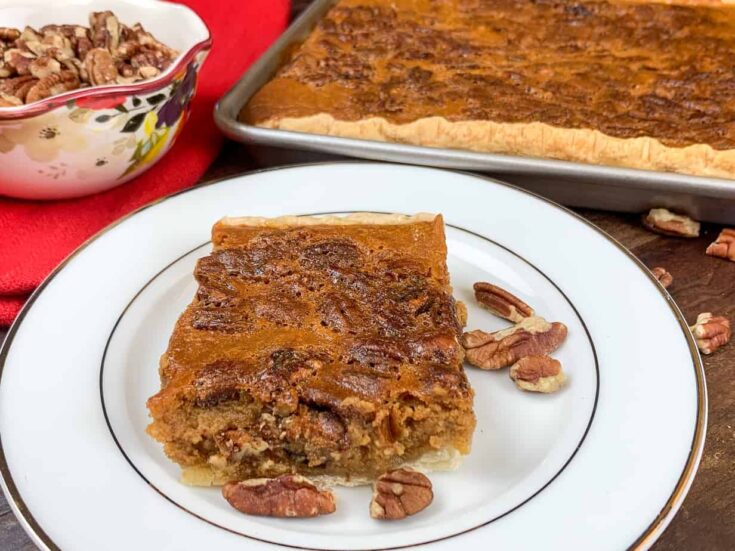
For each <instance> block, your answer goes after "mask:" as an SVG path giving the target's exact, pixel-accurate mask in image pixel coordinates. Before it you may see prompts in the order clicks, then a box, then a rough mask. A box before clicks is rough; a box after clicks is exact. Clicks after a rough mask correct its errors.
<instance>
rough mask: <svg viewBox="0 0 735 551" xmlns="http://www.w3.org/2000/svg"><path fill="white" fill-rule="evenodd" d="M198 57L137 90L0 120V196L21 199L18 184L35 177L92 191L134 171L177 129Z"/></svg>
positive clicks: (192, 85) (193, 85)
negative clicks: (157, 84) (154, 85)
mask: <svg viewBox="0 0 735 551" xmlns="http://www.w3.org/2000/svg"><path fill="white" fill-rule="evenodd" d="M202 61H203V56H202V57H199V58H198V59H195V60H194V61H192V62H191V63H189V65H188V66H187V67H186V68H185V69H184V70H182V71H181V72H180V73H178V74H176V75H175V76H174V78H173V80H172V81H169V82H168V83H167V84H166V85H164V86H163V87H162V88H159V89H157V90H153V91H151V92H147V93H146V94H143V95H115V96H111V97H86V98H85V97H81V98H78V99H76V100H70V101H68V102H66V103H65V104H62V105H60V106H59V107H57V108H56V109H53V110H51V111H48V112H46V113H43V114H40V115H36V116H33V117H29V118H26V119H20V120H5V121H3V120H0V165H2V166H3V170H2V174H0V194H8V195H16V196H21V197H22V196H24V194H23V193H22V191H21V192H18V190H22V187H23V182H24V181H25V182H26V183H28V182H29V180H30V181H32V182H38V181H39V179H47V180H53V181H54V182H56V184H55V185H62V183H63V182H64V181H66V182H69V184H73V183H74V182H75V181H76V182H79V181H83V182H84V183H85V188H86V189H89V188H92V190H93V191H97V190H99V189H105V188H107V187H112V185H116V184H118V183H121V182H123V181H126V180H129V179H130V178H132V177H134V176H136V175H137V174H140V173H141V172H142V171H144V170H145V169H146V168H148V167H149V166H151V165H152V164H153V163H155V162H156V161H157V160H158V159H159V158H160V157H161V156H162V155H163V154H164V153H165V152H166V151H168V149H169V148H170V147H171V145H172V144H173V142H174V140H175V139H176V137H177V136H178V134H179V133H180V132H181V129H182V128H183V126H184V123H185V122H186V119H187V118H188V114H189V109H190V105H191V99H192V97H193V96H194V91H195V88H196V83H197V76H198V68H199V65H200V64H201V62H202ZM96 182H99V186H97V187H98V189H94V188H95V183H96ZM52 195H53V193H52ZM64 195H69V194H68V193H67V194H65V193H59V194H58V196H64Z"/></svg>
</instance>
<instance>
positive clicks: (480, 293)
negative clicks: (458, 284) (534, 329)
mask: <svg viewBox="0 0 735 551" xmlns="http://www.w3.org/2000/svg"><path fill="white" fill-rule="evenodd" d="M473 288H474V290H475V299H476V300H477V302H478V303H479V304H480V306H482V307H483V308H485V309H486V310H490V311H491V312H492V313H493V314H495V315H496V316H500V317H501V318H505V319H507V320H509V321H512V322H515V323H518V322H520V321H521V320H523V319H524V318H530V317H531V316H533V315H534V311H533V308H531V307H530V306H529V305H528V304H526V303H525V302H523V301H522V300H521V299H519V298H518V297H517V296H515V295H514V294H512V293H510V292H509V291H506V290H505V289H503V288H501V287H498V286H497V285H493V284H492V283H486V282H484V281H478V282H477V283H475V284H474V285H473Z"/></svg>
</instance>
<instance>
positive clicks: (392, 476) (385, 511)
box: [370, 469, 434, 520]
mask: <svg viewBox="0 0 735 551" xmlns="http://www.w3.org/2000/svg"><path fill="white" fill-rule="evenodd" d="M433 499H434V492H433V491H432V489H431V481H430V480H429V479H428V478H427V477H426V476H425V475H423V474H421V473H420V472H418V471H414V470H412V469H397V470H395V471H388V472H387V473H385V474H383V475H381V476H379V477H378V479H377V480H376V481H375V485H374V486H373V499H372V501H371V502H370V516H371V517H373V518H374V519H379V520H399V519H402V518H406V517H408V516H411V515H415V514H416V513H418V512H419V511H423V510H424V509H426V508H427V507H428V506H429V505H430V504H431V502H432V501H433Z"/></svg>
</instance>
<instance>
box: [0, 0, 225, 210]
mask: <svg viewBox="0 0 735 551" xmlns="http://www.w3.org/2000/svg"><path fill="white" fill-rule="evenodd" d="M13 3H15V4H18V5H20V4H22V2H21V1H20V0H13ZM31 4H32V5H28V6H25V7H24V9H23V10H22V13H21V14H20V16H21V17H23V18H26V19H25V21H24V20H23V19H20V21H19V22H18V23H19V24H18V28H10V27H2V28H0V166H2V177H0V195H4V196H10V197H16V198H22V199H64V198H69V197H78V196H81V195H87V194H92V193H97V192H100V191H104V190H106V189H109V188H112V187H114V186H117V185H119V184H122V183H124V182H126V181H128V180H130V179H131V178H134V177H136V176H138V175H139V174H141V173H142V172H144V171H145V170H147V169H148V168H150V167H151V166H153V165H155V164H156V162H157V161H158V160H159V159H161V158H162V157H163V156H164V155H165V154H166V152H167V151H168V150H169V149H170V148H171V146H172V145H173V143H174V141H175V140H176V139H177V137H178V136H179V135H180V134H181V132H180V131H181V127H182V126H183V125H184V124H185V123H186V121H187V119H188V116H187V115H188V113H189V107H190V105H191V101H192V99H193V97H194V94H195V92H196V88H197V80H198V78H199V73H200V68H201V66H202V64H203V62H204V60H205V58H206V56H207V53H208V52H209V50H210V47H211V37H210V33H209V30H208V29H207V27H206V25H205V24H204V22H203V21H202V20H201V18H199V16H198V15H196V13H195V12H193V11H192V10H191V9H190V8H187V7H186V6H182V5H178V4H174V3H169V2H154V3H142V4H141V3H140V2H139V1H137V0H115V1H114V2H113V5H114V6H115V9H117V10H118V11H120V12H122V11H123V10H125V13H135V14H136V16H137V17H139V18H140V20H142V21H143V23H144V24H145V25H147V26H149V27H150V29H148V28H146V27H143V26H142V25H141V24H134V25H130V26H129V25H126V24H125V22H122V21H120V20H118V18H117V17H116V16H115V14H114V13H112V12H110V11H99V12H93V13H92V14H91V15H90V14H89V6H88V3H84V2H82V3H71V4H69V3H65V2H62V3H58V2H57V3H53V2H51V3H48V2H47V3H41V2H32V3H31ZM57 4H58V5H57ZM5 9H6V8H2V7H0V12H4V11H3V10H5ZM26 21H27V22H34V26H28V25H24V23H25V22H26ZM37 21H48V22H49V23H50V24H47V25H43V26H40V25H35V22H37ZM58 23H61V24H58ZM172 30H174V31H173V32H172ZM151 31H153V32H151ZM158 36H164V37H165V38H166V39H167V40H168V41H170V42H171V44H164V43H162V42H161V41H160V40H159V39H158ZM172 46H174V47H175V48H176V49H175V50H174V49H173V48H172Z"/></svg>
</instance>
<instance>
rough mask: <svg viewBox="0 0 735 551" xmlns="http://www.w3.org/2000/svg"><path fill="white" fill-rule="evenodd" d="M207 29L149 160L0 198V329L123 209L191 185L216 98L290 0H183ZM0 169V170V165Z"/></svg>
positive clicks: (281, 24)
mask: <svg viewBox="0 0 735 551" xmlns="http://www.w3.org/2000/svg"><path fill="white" fill-rule="evenodd" d="M181 3H183V4H186V5H187V6H189V7H190V8H192V9H193V10H195V11H196V12H197V13H198V14H199V15H200V16H201V17H202V19H204V21H205V22H206V23H207V26H208V27H209V29H210V30H211V32H212V38H213V47H212V51H211V53H210V54H209V57H208V59H207V61H206V62H205V64H204V66H203V68H202V72H201V76H200V80H199V88H198V91H197V94H196V97H195V98H194V100H193V104H192V112H191V116H190V118H189V121H188V122H187V123H186V126H185V128H184V130H183V132H182V134H181V135H180V136H179V138H178V140H177V142H176V144H175V145H174V146H173V148H172V149H171V151H169V152H168V154H167V155H165V156H164V158H163V159H161V160H160V161H159V162H158V164H156V166H154V167H153V168H151V169H150V170H148V171H147V172H146V173H144V174H142V175H141V176H139V177H138V178H136V179H134V180H133V181H131V182H128V183H126V184H123V185H122V186H118V187H116V188H114V189H111V190H109V191H106V192H103V193H99V194H96V195H92V196H89V197H82V198H80V199H70V200H65V201H54V202H41V201H38V202H36V201H20V200H13V199H6V198H0V327H2V326H7V325H9V324H10V323H11V322H12V320H13V318H15V316H16V315H17V313H18V311H19V310H20V308H21V306H22V305H23V303H24V301H25V299H26V298H27V297H28V295H29V294H30V293H31V291H33V289H35V288H36V286H38V284H39V283H40V282H41V281H42V280H43V278H44V277H46V275H48V273H49V272H50V271H51V270H53V268H54V267H55V266H57V265H58V264H59V263H60V262H61V261H62V260H63V259H64V258H65V257H66V256H67V255H68V254H69V253H71V252H72V251H73V250H74V249H75V248H76V247H78V246H79V245H80V244H81V243H83V242H84V241H85V240H86V239H88V238H89V237H90V236H92V235H93V234H94V233H96V232H97V231H99V230H100V229H102V228H103V227H104V226H107V225H108V224H110V223H111V222H113V221H114V220H116V219H117V218H120V217H121V216H123V215H124V214H126V213H128V212H130V211H132V210H134V209H136V208H138V207H140V206H141V205H144V204H146V203H150V202H151V201H153V200H154V199H156V198H158V197H161V196H164V195H168V194H170V193H172V192H174V191H177V190H179V189H183V188H186V187H189V186H191V185H192V184H194V183H195V182H196V181H197V180H199V178H200V177H201V176H202V174H203V173H204V171H205V170H206V169H207V167H208V166H209V165H210V163H211V162H212V161H213V160H214V158H215V157H216V155H217V153H218V151H219V149H220V146H221V144H222V136H221V135H220V133H219V132H218V131H217V128H216V127H215V124H214V121H213V119H212V109H213V107H214V104H215V102H216V101H217V100H218V99H219V98H220V96H222V94H224V92H225V91H227V89H228V88H229V87H230V86H231V85H232V84H233V83H234V82H235V81H236V80H237V78H238V77H239V76H240V75H241V74H242V73H243V72H244V71H245V69H246V68H247V67H248V66H249V65H250V64H251V63H252V62H253V61H254V60H255V59H256V58H257V57H258V56H259V55H260V54H261V53H263V51H264V50H265V49H266V48H267V47H268V46H269V45H270V43H271V42H273V40H274V39H275V38H276V37H277V36H278V35H279V34H280V33H281V31H283V29H284V28H285V26H286V23H287V21H288V16H289V10H290V3H289V0H245V1H243V0H184V1H183V2H181ZM0 170H1V168H0Z"/></svg>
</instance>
